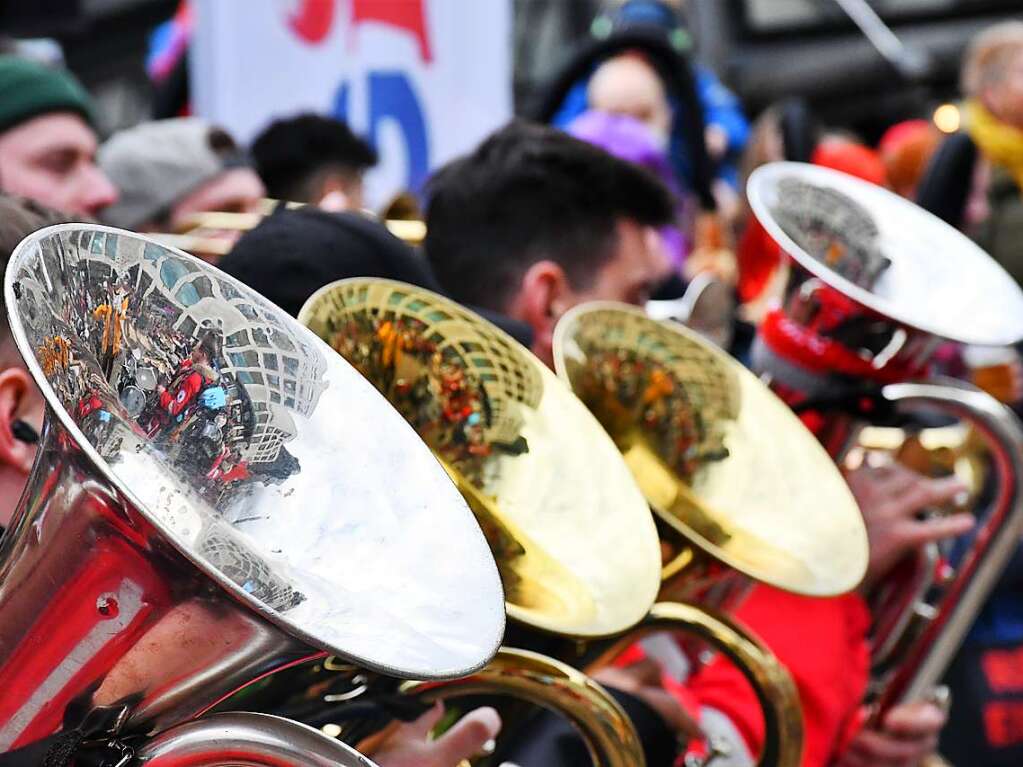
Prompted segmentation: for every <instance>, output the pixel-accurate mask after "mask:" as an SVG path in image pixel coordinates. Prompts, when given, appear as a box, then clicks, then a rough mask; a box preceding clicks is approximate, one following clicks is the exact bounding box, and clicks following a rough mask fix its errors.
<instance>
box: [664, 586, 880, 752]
mask: <svg viewBox="0 0 1023 767" xmlns="http://www.w3.org/2000/svg"><path fill="white" fill-rule="evenodd" d="M736 617H737V618H738V619H739V620H740V621H742V623H743V624H745V625H746V626H748V627H749V628H750V629H751V630H752V631H753V632H754V633H756V634H757V635H758V636H759V637H760V638H761V639H762V640H763V641H764V643H765V644H767V646H768V647H770V648H771V650H772V651H773V652H774V654H775V655H776V656H777V657H778V659H779V660H780V661H781V662H782V664H783V665H784V666H785V667H786V668H788V670H789V672H790V673H791V674H792V677H793V679H794V680H795V682H796V686H797V687H798V688H799V697H800V699H801V701H802V704H803V724H804V729H805V738H806V739H805V743H804V747H803V762H802V764H803V767H825V765H828V764H830V763H831V762H832V761H833V759H834V758H835V756H836V755H837V754H838V753H840V752H841V750H842V749H843V748H844V745H845V743H846V742H848V739H849V738H850V737H851V736H852V735H853V734H855V731H856V730H857V729H858V728H859V724H860V722H859V716H858V715H859V710H860V704H861V702H862V701H863V696H864V693H865V691H866V686H867V678H868V675H869V672H870V651H869V647H868V645H867V639H866V637H867V631H868V629H869V627H870V613H869V611H868V610H867V606H866V604H864V602H863V600H862V599H861V598H860V597H859V596H858V595H857V594H847V595H845V596H841V597H833V598H830V599H821V598H813V597H802V596H797V595H795V594H790V593H788V592H784V591H781V590H779V589H775V588H773V587H770V586H763V585H758V586H756V587H754V589H753V590H752V592H751V593H750V595H749V596H748V597H747V599H746V600H745V602H743V604H742V606H741V607H740V608H739V610H738V611H737V613H736ZM686 686H687V687H688V694H689V695H691V696H692V697H693V698H695V699H696V700H697V701H698V702H699V704H700V705H701V706H709V707H711V708H715V709H717V710H718V711H721V712H722V713H723V714H726V715H727V716H729V717H730V718H731V720H732V722H733V723H734V724H735V726H736V727H737V728H738V730H739V731H740V732H741V733H742V735H743V737H744V739H745V740H746V743H747V745H748V746H749V748H750V751H751V752H752V753H754V754H756V753H759V751H760V748H761V745H762V743H763V738H764V725H763V721H762V718H761V715H760V708H759V705H758V703H757V701H756V698H755V697H754V696H753V692H752V690H751V689H750V687H749V685H748V684H747V682H746V680H745V678H744V677H743V676H742V674H740V673H739V672H738V671H737V670H736V669H735V668H734V667H733V666H732V665H731V664H730V663H729V662H728V661H727V660H724V659H722V658H720V657H719V658H718V659H717V660H715V661H713V662H712V663H711V664H710V665H709V666H707V667H706V668H703V669H701V670H700V671H699V672H698V673H697V674H696V675H695V676H694V677H693V678H692V679H691V680H690V681H689V682H688V683H687V685H686ZM683 702H685V699H683Z"/></svg>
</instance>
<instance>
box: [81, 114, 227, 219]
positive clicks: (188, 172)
mask: <svg viewBox="0 0 1023 767" xmlns="http://www.w3.org/2000/svg"><path fill="white" fill-rule="evenodd" d="M212 130H213V126H211V125H210V124H209V123H208V122H206V121H205V120H203V119H201V118H198V117H178V118H174V119H170V120H156V121H154V122H147V123H142V124H141V125H136V126H135V127H133V128H128V129H127V130H123V131H119V132H117V133H115V134H114V135H113V136H111V137H110V138H109V139H107V141H106V142H104V144H103V145H102V146H101V147H100V149H99V153H98V155H97V162H98V163H99V166H100V168H102V169H103V172H104V173H106V174H107V176H108V177H109V178H110V180H111V181H112V182H113V183H114V186H116V187H117V188H118V189H119V190H120V192H121V196H120V198H119V199H118V200H117V202H115V203H114V204H113V205H110V206H108V207H107V208H104V210H103V212H102V213H101V214H100V218H101V220H102V221H103V223H105V224H110V225H112V226H118V227H121V228H123V229H135V228H137V227H138V226H141V225H142V224H145V223H146V222H148V221H151V220H153V219H154V218H156V217H158V216H159V215H161V214H162V213H164V212H165V211H166V210H167V209H168V208H170V207H172V206H173V205H174V204H175V203H177V202H178V201H180V200H182V199H183V198H184V197H186V196H187V195H188V194H189V193H190V192H192V191H193V190H195V189H196V188H198V187H199V186H201V185H202V184H204V183H206V182H207V181H209V180H211V179H213V178H215V177H216V176H218V175H219V174H220V173H221V171H223V170H224V168H225V167H227V163H226V162H225V158H224V157H223V156H222V155H221V154H220V153H218V152H217V151H216V150H215V149H214V148H213V146H212V145H211V143H210V135H211V131H212Z"/></svg>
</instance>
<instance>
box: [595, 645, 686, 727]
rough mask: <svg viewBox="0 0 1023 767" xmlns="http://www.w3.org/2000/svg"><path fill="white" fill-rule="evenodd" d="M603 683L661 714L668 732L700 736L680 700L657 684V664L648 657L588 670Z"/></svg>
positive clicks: (658, 669) (658, 682)
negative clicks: (591, 670) (636, 661)
mask: <svg viewBox="0 0 1023 767" xmlns="http://www.w3.org/2000/svg"><path fill="white" fill-rule="evenodd" d="M590 677H591V678H593V679H594V680H595V681H597V682H599V683H600V684H602V685H604V686H605V687H613V688H614V689H616V690H621V691H622V692H627V693H629V694H630V695H634V696H635V697H637V698H639V699H640V700H641V701H643V702H644V703H646V704H647V705H648V706H650V708H652V709H653V710H654V711H656V712H657V713H658V714H660V715H661V718H662V719H663V720H664V721H665V723H666V724H667V725H668V726H669V727H670V728H671V730H672V732H681V733H684V734H686V735H688V736H689V737H691V738H702V737H703V731H702V730H701V729H700V725H698V724H697V723H696V722H695V721H693V719H692V717H690V716H689V714H688V713H687V712H686V710H685V709H684V708H683V707H682V704H681V703H679V702H678V700H677V699H676V698H675V697H674V696H673V695H672V694H671V693H669V692H668V691H667V690H665V689H664V687H663V686H662V685H661V667H660V666H659V665H658V664H657V663H656V662H655V661H652V660H650V659H649V658H644V659H643V660H641V661H639V662H638V663H633V664H632V665H631V666H626V667H625V668H619V667H617V666H607V667H605V668H602V669H600V670H599V671H597V672H595V673H593V674H590Z"/></svg>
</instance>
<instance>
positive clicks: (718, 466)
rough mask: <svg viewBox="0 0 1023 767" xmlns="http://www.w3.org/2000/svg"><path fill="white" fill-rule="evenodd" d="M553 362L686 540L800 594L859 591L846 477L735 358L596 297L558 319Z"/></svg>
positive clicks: (859, 538)
mask: <svg viewBox="0 0 1023 767" xmlns="http://www.w3.org/2000/svg"><path fill="white" fill-rule="evenodd" d="M554 353H555V364H556V366H557V370H558V374H559V375H560V376H561V377H562V378H564V379H565V380H566V381H569V382H570V383H571V385H572V389H573V390H574V391H575V392H576V394H577V395H578V396H579V397H580V398H581V399H582V400H583V401H584V402H586V403H587V405H588V406H589V407H590V408H591V409H592V410H593V412H594V414H596V416H597V418H598V419H599V420H600V421H601V423H602V424H603V425H604V427H605V428H606V429H607V430H608V432H609V433H610V434H611V436H612V437H613V438H614V440H615V443H616V444H617V445H618V448H619V450H621V452H622V454H623V456H624V457H625V461H626V463H627V464H628V465H629V467H630V469H632V472H633V474H634V476H635V477H636V479H637V481H638V482H639V484H640V487H641V488H642V489H643V492H644V494H645V495H646V498H647V500H648V501H649V502H650V504H651V506H652V507H653V508H654V510H655V511H656V512H657V514H658V515H659V517H660V518H661V519H662V520H663V521H664V522H665V523H667V524H668V525H669V526H670V527H671V528H673V529H674V530H675V531H677V532H678V533H680V534H681V535H682V536H684V537H685V538H686V539H687V540H688V541H690V542H692V543H695V544H696V545H697V546H698V547H700V548H702V549H703V550H704V551H705V552H707V553H709V554H710V555H711V556H712V557H714V558H716V559H718V560H720V561H722V562H724V563H726V564H728V565H730V566H731V567H733V568H735V569H736V570H738V571H740V572H742V573H744V574H746V575H747V576H749V577H751V578H753V579H755V580H759V581H763V582H765V583H770V584H773V585H775V586H778V587H779V588H782V589H786V590H788V591H793V592H796V593H801V594H808V595H815V596H828V595H834V594H840V593H843V592H845V591H848V590H850V589H852V588H854V587H855V586H856V585H857V584H858V583H859V581H860V579H861V578H862V577H863V573H864V571H865V568H866V564H867V539H866V532H865V530H864V526H863V520H862V517H861V516H860V512H859V509H858V507H857V506H856V502H855V500H854V499H853V497H852V495H851V493H850V492H849V490H848V488H847V487H846V484H845V481H844V480H843V479H842V477H841V475H840V474H839V473H838V471H837V469H836V468H835V466H834V464H833V463H832V461H831V459H830V458H829V456H828V455H827V453H825V452H824V450H823V449H822V448H821V447H820V445H819V444H817V442H816V440H815V439H814V438H813V437H812V435H811V434H810V433H809V432H808V431H807V430H806V428H805V427H804V426H803V425H802V424H801V423H800V422H799V420H798V419H797V418H796V417H795V416H794V415H793V414H792V413H791V411H790V410H789V409H788V407H787V406H786V405H785V404H784V403H783V402H781V400H779V399H778V398H777V397H775V396H774V395H773V394H772V393H771V392H770V390H769V389H767V387H766V386H764V385H763V384H762V383H760V381H759V380H757V379H756V377H755V376H753V374H751V373H750V372H748V371H747V370H745V369H744V368H743V367H742V366H741V365H739V363H737V362H735V361H734V360H732V359H731V358H729V357H728V356H727V355H726V354H725V353H723V352H721V351H720V350H718V349H716V348H715V347H714V346H713V345H711V344H710V343H708V342H706V341H704V340H702V339H701V338H700V337H699V336H698V335H696V334H695V333H693V332H692V331H689V330H688V329H686V328H684V327H682V326H680V325H675V324H673V323H661V322H656V321H654V320H651V319H650V318H648V317H647V316H646V315H645V314H644V313H643V312H641V311H640V310H638V309H636V308H634V307H628V306H625V305H622V304H610V303H599V302H598V303H592V304H583V305H581V306H577V307H575V308H574V309H572V310H570V311H569V312H567V313H566V314H565V315H564V317H563V318H562V319H561V320H560V321H559V323H558V326H557V328H556V329H555V335H554Z"/></svg>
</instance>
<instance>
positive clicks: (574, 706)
mask: <svg viewBox="0 0 1023 767" xmlns="http://www.w3.org/2000/svg"><path fill="white" fill-rule="evenodd" d="M402 691H403V692H404V693H405V694H407V695H412V696H415V697H417V698H420V699H422V700H427V701H433V700H447V699H449V698H457V697H460V696H463V695H491V694H494V693H498V694H509V695H512V696H513V697H515V698H518V699H521V700H525V701H528V702H530V703H533V704H534V705H537V706H542V707H544V708H547V709H550V710H551V711H554V712H555V713H560V714H562V715H564V716H565V717H567V718H568V720H569V722H570V723H571V724H572V726H573V727H575V728H576V730H577V731H578V732H579V734H580V735H581V736H582V739H583V741H584V742H585V743H586V748H587V749H588V750H589V752H590V758H591V759H592V764H593V767H644V765H645V764H646V759H645V758H644V756H643V746H642V744H641V743H640V741H639V736H638V735H637V734H636V730H635V728H634V727H633V726H632V722H631V721H630V719H629V717H628V715H627V714H626V713H625V711H623V710H622V707H621V706H620V705H619V704H618V702H617V701H616V700H615V699H614V698H612V697H611V696H610V695H609V694H608V692H607V690H605V689H604V688H603V687H601V686H600V685H599V684H597V683H596V682H594V681H593V680H592V679H590V678H589V677H588V676H586V675H585V674H584V673H582V672H581V671H577V670H576V669H574V668H572V667H571V666H568V665H566V664H564V663H562V662H560V661H557V660H554V659H553V658H548V657H546V656H544V655H540V654H538V653H535V652H529V651H528V650H515V649H512V648H508V647H502V648H501V650H500V651H499V652H498V653H497V655H496V656H495V657H494V659H493V660H492V661H491V662H490V663H489V664H488V665H487V666H486V667H485V668H483V669H481V670H480V671H477V672H476V673H475V674H470V675H468V676H465V677H463V678H461V679H455V680H453V681H450V682H406V683H405V684H404V685H402Z"/></svg>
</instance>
